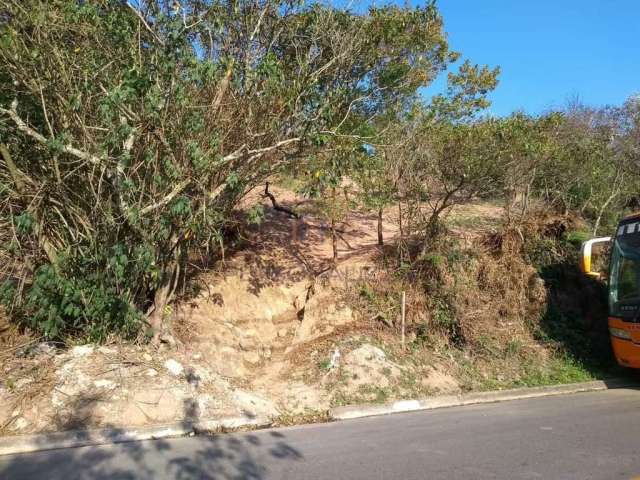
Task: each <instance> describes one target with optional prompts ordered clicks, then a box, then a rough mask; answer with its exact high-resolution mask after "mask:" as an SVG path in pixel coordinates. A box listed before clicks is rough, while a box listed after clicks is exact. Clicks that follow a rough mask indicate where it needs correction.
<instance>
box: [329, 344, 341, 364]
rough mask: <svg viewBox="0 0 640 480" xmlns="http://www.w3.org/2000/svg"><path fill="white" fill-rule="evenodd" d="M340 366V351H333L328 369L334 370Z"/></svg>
mask: <svg viewBox="0 0 640 480" xmlns="http://www.w3.org/2000/svg"><path fill="white" fill-rule="evenodd" d="M339 365H340V350H339V349H337V348H336V349H335V350H334V351H333V354H332V355H331V361H330V362H329V368H330V369H334V368H336V367H338V366H339Z"/></svg>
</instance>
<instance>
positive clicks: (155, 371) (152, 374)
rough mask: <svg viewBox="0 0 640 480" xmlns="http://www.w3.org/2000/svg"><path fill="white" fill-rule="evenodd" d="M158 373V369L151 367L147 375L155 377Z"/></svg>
mask: <svg viewBox="0 0 640 480" xmlns="http://www.w3.org/2000/svg"><path fill="white" fill-rule="evenodd" d="M156 375H158V371H157V370H156V369H155V368H149V369H148V370H147V377H155V376H156Z"/></svg>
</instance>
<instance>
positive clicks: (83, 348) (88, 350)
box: [71, 345, 93, 357]
mask: <svg viewBox="0 0 640 480" xmlns="http://www.w3.org/2000/svg"><path fill="white" fill-rule="evenodd" d="M92 353H93V345H78V346H76V347H73V348H72V349H71V355H72V356H74V357H86V356H87V355H91V354H92Z"/></svg>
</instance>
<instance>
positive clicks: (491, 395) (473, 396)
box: [329, 379, 633, 420]
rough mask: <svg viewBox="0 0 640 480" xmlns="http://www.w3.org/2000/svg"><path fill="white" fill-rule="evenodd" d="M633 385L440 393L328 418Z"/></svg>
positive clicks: (612, 383)
mask: <svg viewBox="0 0 640 480" xmlns="http://www.w3.org/2000/svg"><path fill="white" fill-rule="evenodd" d="M631 385H633V382H631V381H625V380H617V379H616V380H606V381H600V380H599V381H595V382H585V383H573V384H566V385H554V386H548V387H532V388H518V389H513V390H500V391H494V392H480V393H465V394H460V395H443V396H441V397H432V398H426V399H423V400H401V401H398V402H393V403H388V404H384V405H375V404H364V405H353V406H351V405H350V406H345V407H337V408H332V409H331V410H329V418H330V419H331V420H348V419H352V418H361V417H372V416H376V415H389V414H392V413H401V412H412V411H417V410H432V409H435V408H447V407H459V406H463V405H475V404H481V403H495V402H505V401H508V400H520V399H525V398H535V397H547V396H552V395H566V394H570V393H580V392H597V391H601V390H608V389H611V388H623V387H628V386H631Z"/></svg>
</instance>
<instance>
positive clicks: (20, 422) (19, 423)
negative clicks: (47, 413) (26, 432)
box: [14, 417, 29, 430]
mask: <svg viewBox="0 0 640 480" xmlns="http://www.w3.org/2000/svg"><path fill="white" fill-rule="evenodd" d="M14 426H15V428H16V429H17V430H23V429H25V428H27V427H28V426H29V422H28V421H27V420H26V419H24V418H22V417H20V418H18V419H17V420H16V421H15V422H14Z"/></svg>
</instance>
